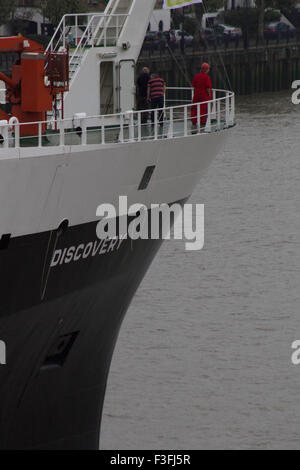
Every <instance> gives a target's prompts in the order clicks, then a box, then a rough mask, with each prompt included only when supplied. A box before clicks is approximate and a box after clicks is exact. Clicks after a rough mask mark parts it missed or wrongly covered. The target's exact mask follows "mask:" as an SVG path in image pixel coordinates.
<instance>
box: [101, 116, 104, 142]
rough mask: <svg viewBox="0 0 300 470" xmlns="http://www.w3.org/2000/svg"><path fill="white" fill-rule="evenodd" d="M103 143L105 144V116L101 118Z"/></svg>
mask: <svg viewBox="0 0 300 470" xmlns="http://www.w3.org/2000/svg"><path fill="white" fill-rule="evenodd" d="M101 144H105V126H104V118H103V117H102V119H101Z"/></svg>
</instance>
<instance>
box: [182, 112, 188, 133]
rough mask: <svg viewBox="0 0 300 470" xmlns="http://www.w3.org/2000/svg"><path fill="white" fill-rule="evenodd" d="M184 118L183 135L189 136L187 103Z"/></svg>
mask: <svg viewBox="0 0 300 470" xmlns="http://www.w3.org/2000/svg"><path fill="white" fill-rule="evenodd" d="M183 119H184V121H183V129H184V131H183V135H184V137H186V136H187V130H188V123H187V106H186V105H185V106H184V110H183Z"/></svg>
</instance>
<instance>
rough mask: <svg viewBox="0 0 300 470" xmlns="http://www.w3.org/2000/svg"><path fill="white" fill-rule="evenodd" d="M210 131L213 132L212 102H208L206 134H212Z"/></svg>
mask: <svg viewBox="0 0 300 470" xmlns="http://www.w3.org/2000/svg"><path fill="white" fill-rule="evenodd" d="M210 131H211V101H208V102H207V116H206V126H205V132H210Z"/></svg>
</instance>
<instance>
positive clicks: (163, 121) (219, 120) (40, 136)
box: [0, 89, 235, 148]
mask: <svg viewBox="0 0 300 470" xmlns="http://www.w3.org/2000/svg"><path fill="white" fill-rule="evenodd" d="M174 90H175V89H174ZM176 90H177V93H178V92H180V90H181V92H182V91H183V90H182V89H176ZM170 91H171V90H169V92H170ZM168 100H169V97H168V95H167V101H168ZM192 115H193V118H192ZM146 120H147V122H145V121H146ZM33 124H35V125H36V127H37V128H38V132H37V134H36V135H35V136H32V135H31V136H27V135H24V134H28V133H29V132H26V131H25V127H24V126H33ZM234 124H235V100H234V93H233V92H230V91H226V90H214V99H212V100H210V101H207V102H204V103H195V104H193V103H191V102H189V103H186V104H180V105H176V106H166V107H165V108H162V109H153V110H150V109H149V110H142V111H127V112H124V113H120V114H114V115H102V116H88V117H87V116H86V115H85V114H84V113H81V114H77V115H75V116H74V117H73V119H63V120H56V121H55V120H52V121H45V122H37V123H26V124H19V123H18V121H17V119H16V118H12V119H11V120H10V122H9V123H6V122H5V121H0V146H1V147H4V148H8V147H15V148H20V147H51V146H52V147H58V146H66V145H71V146H72V145H83V146H86V145H94V144H101V145H106V144H115V145H118V144H123V143H128V142H142V141H150V140H151V141H155V140H158V139H175V138H179V137H188V136H192V135H205V134H208V133H212V132H218V131H222V130H224V129H227V128H229V127H232V126H233V125H234ZM31 128H32V127H31Z"/></svg>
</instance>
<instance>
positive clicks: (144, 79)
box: [136, 67, 150, 124]
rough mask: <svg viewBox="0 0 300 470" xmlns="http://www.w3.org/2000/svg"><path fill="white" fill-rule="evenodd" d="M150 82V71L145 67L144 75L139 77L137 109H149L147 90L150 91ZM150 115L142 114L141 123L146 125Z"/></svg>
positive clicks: (137, 83)
mask: <svg viewBox="0 0 300 470" xmlns="http://www.w3.org/2000/svg"><path fill="white" fill-rule="evenodd" d="M149 80H150V71H149V69H148V67H144V68H143V69H142V73H141V74H140V75H139V77H138V79H137V82H136V88H137V109H138V110H142V109H148V102H147V90H148V82H149ZM147 118H148V113H142V114H141V122H142V124H145V123H146V122H147Z"/></svg>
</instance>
